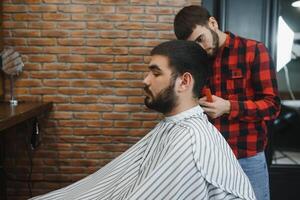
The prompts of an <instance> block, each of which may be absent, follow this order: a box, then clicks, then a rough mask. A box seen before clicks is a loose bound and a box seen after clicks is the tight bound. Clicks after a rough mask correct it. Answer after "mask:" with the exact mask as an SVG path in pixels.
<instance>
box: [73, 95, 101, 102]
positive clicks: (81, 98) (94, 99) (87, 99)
mask: <svg viewBox="0 0 300 200" xmlns="http://www.w3.org/2000/svg"><path fill="white" fill-rule="evenodd" d="M71 101H72V102H73V103H96V102H97V101H98V97H95V96H90V95H89V96H75V97H72V100H71Z"/></svg>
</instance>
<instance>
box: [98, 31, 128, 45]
mask: <svg viewBox="0 0 300 200" xmlns="http://www.w3.org/2000/svg"><path fill="white" fill-rule="evenodd" d="M100 37H103V38H127V37H128V32H127V31H122V30H111V31H106V30H103V31H101V33H100ZM121 46H122V45H121Z"/></svg>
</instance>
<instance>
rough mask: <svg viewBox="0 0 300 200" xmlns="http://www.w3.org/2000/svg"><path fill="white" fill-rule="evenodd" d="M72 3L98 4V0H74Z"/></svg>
mask: <svg viewBox="0 0 300 200" xmlns="http://www.w3.org/2000/svg"><path fill="white" fill-rule="evenodd" d="M72 3H78V4H98V0H72Z"/></svg>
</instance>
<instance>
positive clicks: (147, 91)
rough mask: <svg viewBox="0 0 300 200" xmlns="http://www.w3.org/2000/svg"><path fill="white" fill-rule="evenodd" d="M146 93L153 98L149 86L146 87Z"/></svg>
mask: <svg viewBox="0 0 300 200" xmlns="http://www.w3.org/2000/svg"><path fill="white" fill-rule="evenodd" d="M144 91H145V92H146V93H147V94H149V95H151V96H153V95H152V92H151V91H150V89H149V86H145V87H144Z"/></svg>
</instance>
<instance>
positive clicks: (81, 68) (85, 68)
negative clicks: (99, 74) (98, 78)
mask: <svg viewBox="0 0 300 200" xmlns="http://www.w3.org/2000/svg"><path fill="white" fill-rule="evenodd" d="M70 70H78V71H97V70H99V66H98V65H97V64H82V63H78V64H76V63H75V64H72V65H70Z"/></svg>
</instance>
